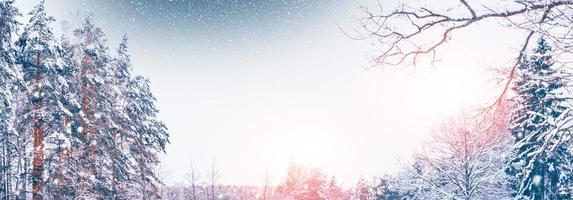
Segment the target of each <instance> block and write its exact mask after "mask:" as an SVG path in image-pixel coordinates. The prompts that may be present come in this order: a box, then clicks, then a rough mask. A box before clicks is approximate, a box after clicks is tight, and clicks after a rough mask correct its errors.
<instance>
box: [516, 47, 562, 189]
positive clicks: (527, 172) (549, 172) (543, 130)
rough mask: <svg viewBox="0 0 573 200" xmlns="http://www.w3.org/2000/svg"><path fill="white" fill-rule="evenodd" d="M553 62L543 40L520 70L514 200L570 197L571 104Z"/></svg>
mask: <svg viewBox="0 0 573 200" xmlns="http://www.w3.org/2000/svg"><path fill="white" fill-rule="evenodd" d="M553 64H554V63H553V59H552V50H551V47H550V45H549V44H548V42H547V41H546V40H545V39H544V38H540V39H539V40H538V42H537V47H536V48H535V49H534V51H533V53H532V55H530V56H527V57H526V58H524V59H523V60H522V61H521V63H520V66H519V68H518V74H517V75H518V76H517V77H516V78H517V80H516V82H515V86H514V88H513V90H514V92H515V95H516V96H515V97H514V102H515V104H516V105H515V107H514V111H513V113H512V117H511V125H510V131H511V134H512V136H513V137H514V139H515V145H514V147H513V150H514V154H513V156H512V158H510V166H509V167H508V169H507V172H508V174H509V175H511V176H512V178H513V179H514V180H513V182H514V183H515V184H514V185H513V186H512V187H514V189H515V194H514V196H515V198H516V199H570V198H571V192H573V191H572V190H571V185H572V184H571V176H573V174H572V173H571V161H572V160H573V156H572V155H571V152H570V151H569V150H568V149H569V147H570V144H569V143H570V142H569V138H570V135H569V131H570V130H568V129H569V128H567V127H570V125H567V124H564V123H566V122H568V121H570V120H571V119H570V117H571V114H570V110H571V106H570V105H569V103H568V102H567V100H566V99H567V98H565V96H564V95H566V91H564V88H563V87H564V85H565V83H566V82H565V80H563V79H564V78H565V77H566V76H565V75H564V74H563V73H562V72H560V71H559V70H558V69H557V68H556V67H558V66H554V65H553Z"/></svg>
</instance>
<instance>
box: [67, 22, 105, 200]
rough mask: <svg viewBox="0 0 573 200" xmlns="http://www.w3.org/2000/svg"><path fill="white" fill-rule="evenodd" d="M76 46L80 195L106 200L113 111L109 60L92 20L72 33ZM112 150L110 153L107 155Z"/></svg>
mask: <svg viewBox="0 0 573 200" xmlns="http://www.w3.org/2000/svg"><path fill="white" fill-rule="evenodd" d="M74 34H75V36H76V37H77V39H78V40H79V41H80V43H79V44H78V50H79V54H78V59H80V62H79V63H80V64H79V66H80V67H79V70H80V72H79V76H78V77H79V83H78V84H79V86H78V90H79V96H80V105H81V106H80V107H81V111H80V112H79V117H78V118H79V121H80V125H79V128H78V129H79V130H78V132H79V133H80V136H79V137H80V138H82V140H83V144H84V146H83V147H81V149H78V151H79V152H82V153H81V154H82V155H80V156H81V157H82V158H84V159H82V160H81V162H82V163H80V166H81V171H82V173H81V176H80V177H81V178H80V180H79V182H81V183H82V184H85V185H86V186H85V187H81V188H82V189H83V190H85V191H82V193H83V195H82V196H90V197H94V196H95V197H99V198H106V197H107V198H109V197H111V196H112V186H111V184H112V181H111V177H112V174H113V173H112V166H111V165H112V162H111V155H112V152H114V151H113V148H114V145H113V144H114V142H115V141H114V140H113V131H112V130H113V129H114V124H113V121H112V119H111V115H112V113H113V111H114V109H113V102H114V101H115V99H113V95H112V91H111V90H110V87H109V85H110V84H112V81H111V78H110V77H111V75H112V73H111V57H110V56H109V55H108V53H107V47H106V46H105V39H104V37H105V34H104V33H103V31H101V29H100V28H98V27H96V26H95V25H94V24H93V22H92V18H86V20H85V22H84V24H83V25H82V27H81V28H80V29H77V30H76V31H75V32H74ZM110 150H111V151H110Z"/></svg>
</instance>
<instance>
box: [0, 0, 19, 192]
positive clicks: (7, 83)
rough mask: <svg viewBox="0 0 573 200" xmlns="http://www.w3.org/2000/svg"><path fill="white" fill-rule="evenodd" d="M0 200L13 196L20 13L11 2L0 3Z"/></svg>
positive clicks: (16, 158) (15, 172) (16, 150)
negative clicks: (15, 39) (16, 43)
mask: <svg viewBox="0 0 573 200" xmlns="http://www.w3.org/2000/svg"><path fill="white" fill-rule="evenodd" d="M0 16H2V18H1V19H0V27H2V29H1V30H0V199H8V198H10V197H14V196H16V195H17V193H16V192H17V190H16V187H17V185H16V184H15V183H16V180H17V179H18V171H17V169H16V167H15V166H16V165H17V162H18V156H17V155H18V153H19V152H18V143H17V141H18V134H17V132H16V129H15V128H14V127H13V125H14V120H15V109H14V106H15V101H16V100H17V97H16V95H17V94H18V88H19V87H18V86H21V82H20V81H21V77H20V76H19V73H18V70H17V68H16V58H15V56H16V50H15V49H14V46H13V44H12V39H13V36H14V35H16V32H17V31H18V25H19V22H18V21H17V20H16V17H18V16H20V12H19V11H18V9H17V8H16V7H14V1H12V0H7V1H0Z"/></svg>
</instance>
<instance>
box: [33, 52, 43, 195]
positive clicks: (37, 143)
mask: <svg viewBox="0 0 573 200" xmlns="http://www.w3.org/2000/svg"><path fill="white" fill-rule="evenodd" d="M39 68H40V52H39V51H38V52H37V53H36V92H38V95H39V96H38V98H39V99H40V100H38V102H36V103H35V104H36V105H35V106H34V109H35V111H36V113H35V114H34V127H33V129H34V135H33V137H34V149H33V151H34V156H33V159H32V177H33V178H32V194H33V197H32V198H33V199H34V200H41V199H44V198H43V196H42V189H43V187H44V182H43V181H44V180H43V174H44V142H43V140H44V135H43V132H42V128H43V124H42V121H41V120H40V115H39V114H38V111H39V110H40V109H41V108H42V101H41V95H42V94H41V92H40V91H39V89H40V88H39V84H40V71H39Z"/></svg>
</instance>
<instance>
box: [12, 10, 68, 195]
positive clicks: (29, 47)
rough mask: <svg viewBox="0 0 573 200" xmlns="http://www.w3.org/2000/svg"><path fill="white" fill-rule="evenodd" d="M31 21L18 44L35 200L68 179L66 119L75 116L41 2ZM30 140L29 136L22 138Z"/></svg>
mask: <svg viewBox="0 0 573 200" xmlns="http://www.w3.org/2000/svg"><path fill="white" fill-rule="evenodd" d="M29 15H30V16H31V18H30V21H29V22H28V24H27V25H26V27H25V28H24V32H23V33H22V34H21V37H20V38H19V40H18V41H17V43H16V45H17V46H18V48H19V56H18V63H19V64H20V66H21V70H22V75H23V81H24V82H25V84H26V85H27V86H28V92H27V93H26V96H27V99H26V100H27V102H25V106H24V110H25V111H26V112H24V113H23V115H22V116H18V117H20V118H21V119H22V121H21V123H20V124H19V126H22V128H20V129H19V130H21V131H24V132H25V133H30V132H31V133H32V135H31V137H32V141H33V145H32V149H31V150H32V176H31V180H32V194H33V198H34V199H42V198H44V197H48V196H47V195H54V192H56V191H57V190H58V189H59V188H60V187H61V184H59V181H60V180H61V179H62V178H63V177H64V176H65V174H62V173H61V172H64V171H65V170H61V169H60V167H62V166H63V165H62V164H61V162H63V159H64V158H62V156H64V155H65V152H64V151H63V150H64V149H67V148H68V147H69V145H70V135H69V134H66V133H68V129H67V127H66V125H65V119H70V118H71V117H72V113H71V111H70V110H69V109H70V108H69V107H67V106H69V105H71V104H73V101H74V100H73V99H66V98H65V97H66V96H67V90H66V88H69V87H70V84H69V82H68V81H69V79H66V77H64V76H63V73H64V71H65V70H66V69H65V68H64V65H63V64H62V62H61V58H60V53H61V47H60V45H59V43H58V41H57V40H56V39H55V37H54V35H53V33H52V28H51V27H50V24H51V23H52V22H53V21H55V20H54V18H52V17H50V16H48V15H47V14H46V12H45V10H44V2H43V1H41V2H40V3H39V4H38V5H36V6H35V7H34V8H33V10H32V11H31V12H30V13H29ZM21 136H22V137H27V134H21Z"/></svg>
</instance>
